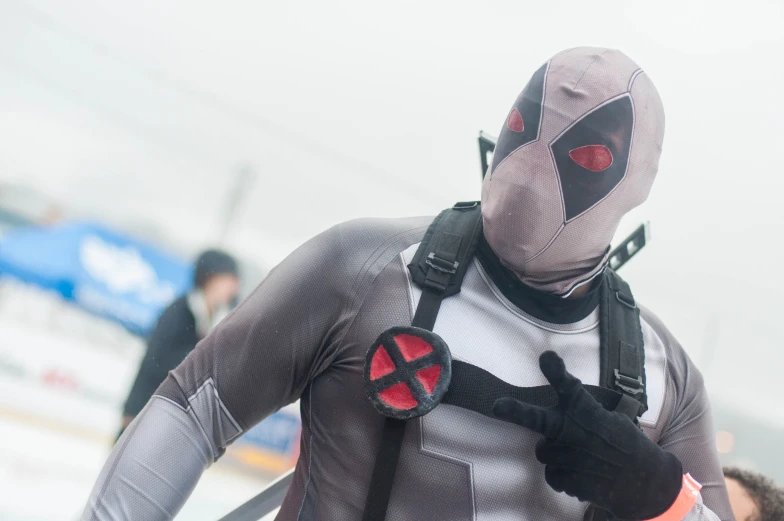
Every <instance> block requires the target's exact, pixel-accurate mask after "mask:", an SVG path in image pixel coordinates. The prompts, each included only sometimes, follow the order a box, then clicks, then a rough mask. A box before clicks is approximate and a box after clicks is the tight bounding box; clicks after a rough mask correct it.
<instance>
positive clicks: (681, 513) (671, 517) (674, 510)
mask: <svg viewBox="0 0 784 521" xmlns="http://www.w3.org/2000/svg"><path fill="white" fill-rule="evenodd" d="M701 488H702V485H700V484H699V483H697V481H696V480H695V479H694V478H693V477H691V476H690V475H689V474H684V475H683V485H682V486H681V492H680V494H678V497H677V498H676V499H675V503H673V504H672V506H671V507H670V508H668V509H667V511H666V512H665V513H663V514H662V515H660V516H656V517H654V518H652V519H649V520H648V521H681V519H683V518H684V517H686V514H688V513H689V511H690V510H691V509H692V508H694V505H695V504H696V503H697V495H698V494H699V493H700V489H701Z"/></svg>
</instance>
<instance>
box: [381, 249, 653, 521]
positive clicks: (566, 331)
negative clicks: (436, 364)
mask: <svg viewBox="0 0 784 521" xmlns="http://www.w3.org/2000/svg"><path fill="white" fill-rule="evenodd" d="M417 246H418V245H414V246H412V247H410V248H409V249H407V250H406V251H404V252H403V254H402V255H403V260H404V261H405V264H406V265H407V264H408V263H409V262H410V261H411V258H412V257H413V255H414V253H415V252H416V248H417ZM409 287H410V297H411V306H412V308H411V309H412V311H413V310H414V309H416V305H417V303H418V301H419V297H420V295H421V292H420V290H419V289H418V288H417V287H416V286H415V285H413V284H411V283H410V281H409ZM642 326H643V336H644V341H645V355H646V358H645V370H646V377H647V392H648V403H649V408H648V411H647V412H646V413H645V415H644V416H643V417H642V419H641V421H642V423H643V424H644V425H647V426H654V425H655V423H656V421H657V419H658V417H659V415H660V412H661V407H662V402H663V399H664V392H665V388H666V385H665V369H666V356H665V351H664V346H663V344H662V342H661V340H660V339H659V338H658V336H656V335H655V333H654V332H653V330H652V329H651V328H650V327H649V326H648V325H647V324H645V323H643V324H642ZM434 331H435V332H436V333H438V334H439V335H440V336H441V337H442V338H443V339H444V340H445V341H446V343H447V344H448V345H449V348H450V350H451V352H452V356H453V358H454V359H456V360H462V361H464V362H468V363H470V364H473V365H475V366H477V367H480V368H482V369H485V370H487V371H489V372H491V373H492V374H494V375H495V376H497V377H498V378H500V379H502V380H504V381H505V382H508V383H510V384H512V385H515V386H520V387H531V386H538V385H547V380H546V379H545V378H544V376H543V375H542V374H541V371H540V370H539V364H538V359H539V355H540V354H541V353H543V352H544V351H547V350H552V351H555V352H556V353H558V354H559V355H560V356H561V358H563V359H564V362H565V363H566V367H567V369H568V370H569V371H570V372H571V373H572V374H574V375H575V376H577V377H578V378H580V379H581V380H582V381H583V382H584V383H586V384H592V385H598V383H599V312H598V309H597V310H596V311H594V312H593V313H592V314H591V315H589V316H588V317H586V318H585V319H583V320H581V321H580V322H577V323H574V324H565V325H562V324H549V323H546V322H543V321H541V320H537V319H535V318H534V317H531V316H529V315H527V314H525V313H523V312H522V311H520V310H519V309H517V308H516V307H514V305H512V304H511V303H510V302H509V301H508V300H507V299H506V298H504V297H503V295H502V294H501V293H500V291H499V290H498V289H497V288H496V287H495V286H494V285H493V283H492V282H491V281H490V279H489V277H488V276H487V275H486V274H485V273H484V271H483V269H482V267H481V265H480V264H479V263H478V262H477V261H476V260H474V262H473V265H472V266H471V267H469V269H468V271H467V273H466V276H465V279H464V281H463V285H462V288H461V292H460V293H459V294H458V295H455V296H453V297H449V298H447V299H445V300H444V301H443V303H442V305H441V310H440V311H439V314H438V319H437V321H436V324H435V327H434ZM411 426H412V427H415V428H409V430H408V432H407V434H406V444H405V448H404V450H403V453H402V454H401V461H400V467H399V469H398V470H399V472H401V473H402V475H406V476H408V477H409V478H408V479H409V480H412V481H414V482H417V481H420V483H421V484H422V486H424V484H425V483H429V482H430V481H431V480H432V479H433V478H432V474H433V472H434V471H433V470H432V469H433V468H440V469H442V470H441V471H436V473H438V474H440V478H439V479H441V483H440V487H439V489H438V491H439V492H438V493H439V496H440V497H439V501H443V509H444V512H443V514H444V515H445V516H446V517H444V519H455V520H458V519H459V520H462V519H475V520H478V521H485V520H488V521H489V520H492V521H501V520H509V521H512V520H515V521H519V520H520V519H521V517H520V516H521V512H525V513H527V515H528V516H529V517H528V519H531V520H534V519H536V520H537V521H538V520H544V519H559V520H569V519H574V520H579V519H582V515H583V513H584V511H585V508H586V505H585V504H582V503H580V502H578V501H577V500H576V499H573V498H570V497H568V496H566V495H564V494H558V493H556V492H554V491H553V490H552V489H550V488H549V486H548V485H547V484H546V482H545V481H544V466H543V465H541V464H540V463H539V462H538V461H536V459H535V457H534V447H535V444H536V442H537V441H538V439H539V436H538V435H537V434H535V433H532V432H528V431H526V430H525V429H522V428H520V427H518V426H515V425H510V424H507V423H504V422H501V421H497V420H493V419H490V418H486V417H484V416H482V415H479V414H477V413H474V412H471V411H467V410H464V409H460V408H458V407H454V406H448V405H440V406H438V407H437V408H436V409H435V410H434V411H432V412H431V413H430V414H428V415H426V416H424V417H423V418H420V419H419V420H418V421H416V422H412V425H411ZM423 456H425V458H423ZM428 461H430V462H431V463H432V464H431V465H430V466H429V464H428ZM428 469H430V470H428ZM396 488H397V485H396ZM403 488H406V489H407V488H408V487H407V486H406V487H403ZM400 492H401V493H402V492H403V490H400ZM411 493H415V490H409V491H407V493H406V494H405V495H407V496H408V501H403V499H402V498H401V497H397V498H396V497H393V500H392V503H391V505H390V519H405V518H407V517H409V516H410V515H416V513H415V512H411V511H409V510H410V509H412V508H416V504H417V503H418V501H413V502H412V501H411V500H412V499H413V498H411V497H410V494H411ZM395 495H397V494H395ZM450 496H452V497H451V499H450ZM430 497H431V499H430V500H428V501H433V499H432V495H431V496H430ZM421 500H423V501H424V500H426V499H425V498H424V497H423V498H421ZM458 503H460V504H461V505H462V504H465V506H464V507H462V506H461V507H460V508H457V507H455V505H457V504H458ZM469 505H470V506H469ZM458 511H459V512H458ZM420 512H421V510H420ZM447 512H449V514H447ZM409 518H410V517H409Z"/></svg>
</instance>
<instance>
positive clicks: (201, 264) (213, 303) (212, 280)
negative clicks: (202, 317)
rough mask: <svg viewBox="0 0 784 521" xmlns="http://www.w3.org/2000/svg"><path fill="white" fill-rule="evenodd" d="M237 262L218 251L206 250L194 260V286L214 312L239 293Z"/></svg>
mask: <svg viewBox="0 0 784 521" xmlns="http://www.w3.org/2000/svg"><path fill="white" fill-rule="evenodd" d="M239 282H240V281H239V270H238V269H237V261H235V260H234V258H233V257H231V255H229V254H227V253H225V252H222V251H219V250H207V251H205V252H203V253H202V254H201V255H199V257H198V259H196V267H195V270H194V275H193V283H194V285H195V286H196V287H197V288H198V289H200V290H201V291H202V292H203V293H204V300H205V302H206V304H207V306H208V307H209V308H210V309H211V310H214V309H216V308H219V307H222V306H226V305H228V304H230V303H231V302H232V301H233V300H234V299H235V298H236V296H237V293H238V291H239Z"/></svg>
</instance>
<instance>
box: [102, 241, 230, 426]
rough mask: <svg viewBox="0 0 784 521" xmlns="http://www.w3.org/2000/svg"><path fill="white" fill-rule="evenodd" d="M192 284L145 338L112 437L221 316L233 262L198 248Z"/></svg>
mask: <svg viewBox="0 0 784 521" xmlns="http://www.w3.org/2000/svg"><path fill="white" fill-rule="evenodd" d="M193 285H194V287H193V290H191V291H190V292H189V293H187V294H185V295H182V296H180V297H179V298H177V299H176V300H175V301H174V302H172V303H171V304H170V305H169V307H167V308H166V309H165V310H164V311H163V313H162V314H161V316H160V318H158V322H157V324H156V325H155V329H154V330H153V332H152V334H151V335H150V337H149V339H148V340H147V352H146V353H145V355H144V358H143V359H142V363H141V365H140V366H139V373H138V374H137V375H136V380H135V381H134V382H133V386H132V387H131V391H130V393H129V394H128V398H127V400H126V401H125V406H124V407H123V417H122V423H121V425H120V431H119V433H118V435H117V437H118V438H119V437H120V435H122V433H123V431H124V430H125V428H126V427H127V426H128V424H130V423H131V421H132V420H133V419H134V418H135V417H136V415H137V414H139V412H140V411H141V410H142V408H143V407H144V406H145V404H146V403H147V401H148V400H149V399H150V397H151V396H152V394H153V393H154V392H155V389H157V388H158V386H159V385H160V384H161V382H163V380H164V379H166V375H167V374H168V373H169V371H171V370H172V369H174V368H175V367H177V366H178V365H179V364H180V362H182V361H183V360H184V359H185V357H186V356H188V353H190V352H191V351H192V350H193V348H194V347H196V344H197V343H198V342H199V341H200V340H201V339H202V338H204V337H205V336H207V333H208V332H209V330H210V329H211V328H212V326H213V325H215V324H216V323H218V322H219V321H220V319H222V318H223V317H224V316H225V315H226V313H227V312H228V309H229V308H230V306H231V304H232V303H233V302H234V301H235V299H236V298H237V293H238V290H239V276H238V270H237V262H236V261H235V260H234V259H233V258H232V257H231V256H230V255H228V254H227V253H224V252H222V251H219V250H207V251H205V252H203V253H202V254H201V255H199V257H198V259H197V260H196V266H195V269H194V280H193Z"/></svg>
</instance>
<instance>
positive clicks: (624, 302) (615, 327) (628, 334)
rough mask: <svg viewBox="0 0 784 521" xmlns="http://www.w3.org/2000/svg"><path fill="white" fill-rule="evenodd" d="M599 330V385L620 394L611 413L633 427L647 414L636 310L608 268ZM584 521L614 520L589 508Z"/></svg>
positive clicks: (628, 291)
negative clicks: (628, 420) (615, 413)
mask: <svg viewBox="0 0 784 521" xmlns="http://www.w3.org/2000/svg"><path fill="white" fill-rule="evenodd" d="M599 328H600V336H601V349H600V374H599V383H600V384H601V385H602V386H603V387H607V388H609V389H615V390H617V391H618V392H619V393H620V394H621V399H620V400H619V401H618V403H617V405H616V406H615V409H614V410H615V411H617V412H620V413H622V414H625V415H626V416H628V417H629V418H631V419H632V420H633V421H634V422H635V423H637V420H638V418H639V417H640V416H641V415H642V413H644V412H645V411H647V410H648V396H647V393H646V392H645V382H646V380H645V346H644V344H643V338H642V328H641V327H640V308H638V307H637V303H636V302H635V300H634V296H633V295H632V291H631V288H629V285H628V284H627V283H626V282H625V281H624V280H623V279H622V278H620V277H619V276H618V275H617V274H616V273H615V272H614V271H613V270H611V269H610V268H607V270H606V273H605V276H604V280H603V281H602V288H601V295H600V300H599ZM585 519H586V521H607V520H609V519H615V518H614V516H613V515H612V514H610V513H609V512H607V511H606V510H602V509H600V508H597V507H595V506H593V505H591V506H590V507H589V510H588V511H586V515H585Z"/></svg>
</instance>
